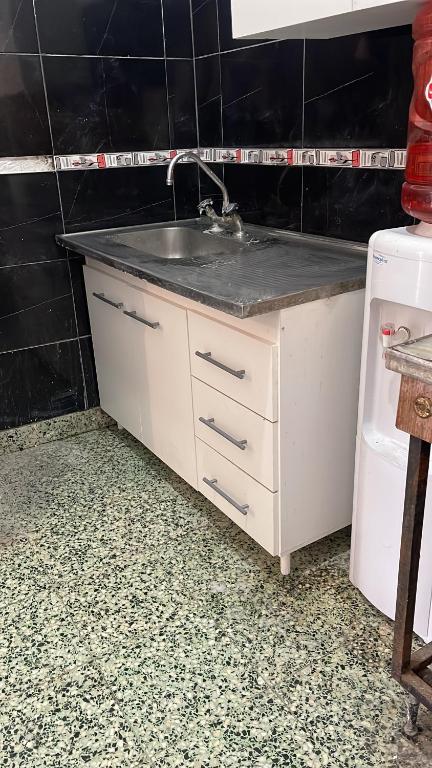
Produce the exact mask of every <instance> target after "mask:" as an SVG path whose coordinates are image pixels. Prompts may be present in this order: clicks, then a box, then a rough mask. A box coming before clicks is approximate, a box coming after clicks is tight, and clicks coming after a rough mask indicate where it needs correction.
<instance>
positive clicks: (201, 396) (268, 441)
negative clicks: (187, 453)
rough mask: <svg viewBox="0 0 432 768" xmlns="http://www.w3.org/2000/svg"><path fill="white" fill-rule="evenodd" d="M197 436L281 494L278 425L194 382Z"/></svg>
mask: <svg viewBox="0 0 432 768" xmlns="http://www.w3.org/2000/svg"><path fill="white" fill-rule="evenodd" d="M192 391H193V402H194V419H195V434H196V436H197V437H199V438H200V439H201V440H202V441H203V442H204V443H207V445H210V446H211V447H212V448H214V449H215V450H216V451H217V452H218V453H221V454H222V456H225V457H226V458H227V459H229V460H230V461H231V462H232V463H233V464H236V465H237V466H238V467H240V469H243V470H244V471H245V472H247V473H248V475H251V476H252V477H253V478H255V479H256V480H258V482H260V483H262V484H263V485H265V486H266V487H267V488H268V489H269V490H270V491H277V490H278V452H277V436H278V426H277V424H275V423H273V422H271V421H267V420H266V419H264V418H263V417H262V416H258V414H256V413H254V412H253V411H250V410H249V409H248V408H245V407H244V405H240V404H239V403H236V402H235V400H231V399H230V398H229V397H227V396H226V395H223V394H221V392H218V391H217V390H216V389H213V388H212V387H209V386H208V384H204V383H203V382H202V381H199V380H198V379H195V378H193V379H192Z"/></svg>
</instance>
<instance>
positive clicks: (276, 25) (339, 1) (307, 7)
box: [231, 0, 422, 40]
mask: <svg viewBox="0 0 432 768" xmlns="http://www.w3.org/2000/svg"><path fill="white" fill-rule="evenodd" d="M421 4H422V3H421V0H396V2H395V0H303V2H301V3H293V2H287V0H267V2H265V3H264V2H256V3H251V2H250V0H231V8H232V22H233V36H234V38H248V37H250V38H269V39H279V40H284V39H288V38H302V37H307V38H328V37H338V36H340V35H350V34H354V33H356V32H364V31H366V30H370V29H382V28H385V27H393V26H398V25H401V24H409V23H411V22H412V20H413V18H414V16H415V13H416V11H417V10H418V8H419V7H420V6H421Z"/></svg>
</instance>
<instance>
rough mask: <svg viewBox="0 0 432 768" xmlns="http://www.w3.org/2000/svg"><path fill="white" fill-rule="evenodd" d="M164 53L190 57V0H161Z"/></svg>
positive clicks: (172, 56) (172, 55) (191, 54)
mask: <svg viewBox="0 0 432 768" xmlns="http://www.w3.org/2000/svg"><path fill="white" fill-rule="evenodd" d="M163 16H164V31H165V46H166V55H167V56H168V57H171V58H186V59H188V58H192V56H193V49H192V29H191V7H190V0H163Z"/></svg>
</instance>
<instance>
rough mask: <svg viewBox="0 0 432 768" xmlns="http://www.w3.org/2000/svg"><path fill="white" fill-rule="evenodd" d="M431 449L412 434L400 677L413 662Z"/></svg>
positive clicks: (396, 661) (398, 633)
mask: <svg viewBox="0 0 432 768" xmlns="http://www.w3.org/2000/svg"><path fill="white" fill-rule="evenodd" d="M430 449H431V447H430V443H426V442H425V441H424V440H420V439H419V438H418V437H410V447H409V456H408V471H407V479H406V489H405V507H404V517H403V525H402V544H401V552H400V563H399V584H398V593H397V603H396V625H395V637H394V648H393V676H394V677H395V678H396V680H399V681H400V679H401V676H402V674H403V672H404V671H405V670H407V669H409V666H410V662H411V650H412V634H413V628H414V613H415V605H416V595H417V581H418V571H419V562H420V549H421V541H422V532H423V518H424V508H425V499H426V489H427V479H428V471H429V457H430Z"/></svg>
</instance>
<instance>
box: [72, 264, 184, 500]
mask: <svg viewBox="0 0 432 768" xmlns="http://www.w3.org/2000/svg"><path fill="white" fill-rule="evenodd" d="M85 282H86V290H87V299H88V305H89V312H90V322H91V329H92V336H93V345H94V353H95V361H96V372H97V377H98V385H99V394H100V402H101V406H102V408H103V410H104V411H106V412H107V413H109V415H110V416H112V417H113V418H114V419H115V420H116V421H117V422H118V423H119V424H120V425H121V426H122V427H124V428H125V429H126V430H127V431H128V432H130V433H131V434H132V435H134V437H136V438H137V439H138V440H140V441H141V442H142V443H144V445H146V446H147V447H148V448H149V449H150V450H151V451H153V453H155V454H156V456H158V457H159V458H160V459H162V461H164V462H165V463H166V464H168V465H169V466H170V467H171V468H172V469H173V470H174V471H175V472H177V474H179V475H180V476H181V477H183V478H184V479H185V480H187V482H188V483H190V485H193V486H194V487H196V484H197V481H196V460H195V437H194V426H193V410H192V389H191V381H190V370H189V349H188V328H187V314H186V310H185V309H183V308H182V307H178V306H176V305H175V304H173V303H170V302H166V301H163V300H162V299H160V298H158V297H156V296H152V295H151V294H148V293H146V292H144V291H141V290H137V289H135V288H133V287H132V286H130V285H128V284H127V283H125V282H123V281H122V280H121V279H117V278H115V277H111V276H109V275H107V274H106V273H104V272H103V271H99V270H96V269H89V268H88V267H85Z"/></svg>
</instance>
